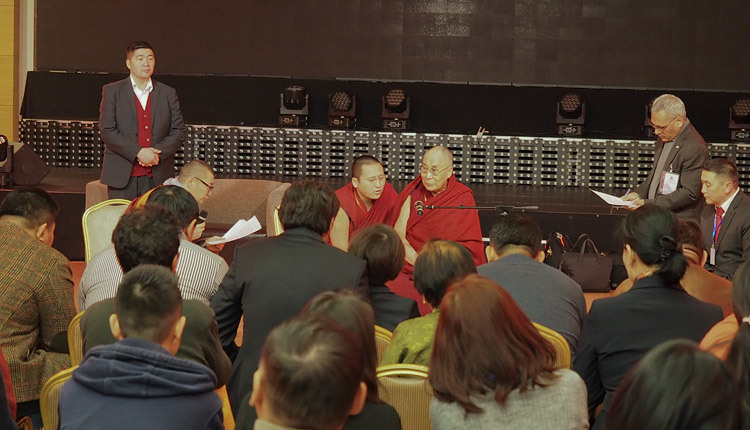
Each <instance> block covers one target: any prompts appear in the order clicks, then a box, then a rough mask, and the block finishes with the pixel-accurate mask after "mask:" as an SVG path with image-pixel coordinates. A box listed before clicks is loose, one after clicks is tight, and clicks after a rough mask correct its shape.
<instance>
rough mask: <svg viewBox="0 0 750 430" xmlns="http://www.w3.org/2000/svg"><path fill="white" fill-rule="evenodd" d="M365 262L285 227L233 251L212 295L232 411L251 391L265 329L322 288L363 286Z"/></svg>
mask: <svg viewBox="0 0 750 430" xmlns="http://www.w3.org/2000/svg"><path fill="white" fill-rule="evenodd" d="M365 267H366V263H365V261H364V260H361V259H359V258H357V257H355V256H353V255H349V254H347V253H345V252H343V251H341V250H340V249H337V248H334V247H333V246H331V245H326V244H325V243H323V242H322V240H321V236H320V234H318V233H315V232H314V231H312V230H308V229H306V228H292V229H288V230H286V231H285V232H284V233H283V234H282V235H281V236H276V237H269V238H264V239H260V240H257V241H253V242H250V243H248V244H246V245H243V246H241V247H239V248H237V249H236V250H235V253H234V261H233V262H232V265H231V267H230V268H229V272H228V273H227V275H226V276H225V277H224V281H223V282H222V283H221V285H220V286H219V291H217V292H216V294H215V295H214V297H213V299H212V300H211V307H212V308H213V309H214V311H215V312H216V321H217V322H218V323H219V336H220V337H221V342H222V345H223V346H224V350H225V351H226V352H227V354H228V355H229V357H230V358H233V359H234V364H233V367H232V374H231V375H230V376H229V382H227V392H228V394H229V401H230V403H231V405H232V412H233V413H234V414H235V415H236V414H237V410H238V407H239V403H240V401H241V400H242V398H243V397H244V396H245V395H246V394H247V393H248V392H250V391H251V390H252V383H253V373H254V372H255V370H256V369H257V368H258V362H259V361H260V351H261V348H262V347H263V343H264V342H265V340H266V336H267V335H268V333H269V332H270V331H271V330H272V329H273V328H274V327H276V326H277V325H279V324H281V323H282V322H283V321H285V320H287V319H289V318H291V317H293V316H295V315H297V314H298V313H299V312H300V311H301V310H302V308H303V307H304V306H305V304H307V302H308V301H309V300H310V299H311V298H313V297H314V296H316V295H317V294H318V293H320V292H323V291H328V290H336V289H341V288H364V289H366V287H367V277H366V275H365ZM365 291H366V290H365ZM243 315H244V317H245V319H244V335H243V340H242V347H240V348H238V347H237V345H236V344H235V343H234V338H235V336H236V335H237V327H238V325H239V323H240V318H242V316H243ZM235 356H236V359H235V358H234V357H235Z"/></svg>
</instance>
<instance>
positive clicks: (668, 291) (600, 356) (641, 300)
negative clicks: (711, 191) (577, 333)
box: [573, 204, 723, 430]
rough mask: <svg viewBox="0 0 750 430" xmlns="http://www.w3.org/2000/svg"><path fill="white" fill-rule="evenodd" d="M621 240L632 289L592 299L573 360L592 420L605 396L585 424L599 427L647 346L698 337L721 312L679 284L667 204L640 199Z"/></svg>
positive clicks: (675, 227)
mask: <svg viewBox="0 0 750 430" xmlns="http://www.w3.org/2000/svg"><path fill="white" fill-rule="evenodd" d="M623 242H624V244H625V249H624V250H623V254H622V259H623V262H624V263H625V268H626V270H627V272H628V278H629V279H631V280H633V288H632V289H630V290H629V291H628V292H626V293H623V294H620V295H619V296H616V297H611V298H606V299H599V300H596V301H595V302H594V303H593V304H592V305H591V310H590V311H589V314H588V316H587V317H586V319H585V320H584V323H583V328H582V330H581V339H580V341H579V343H578V353H577V354H576V356H575V359H574V360H573V369H574V370H575V371H577V372H578V373H579V374H580V375H581V377H582V378H583V380H584V381H585V382H586V387H587V388H588V404H589V413H590V414H591V415H592V419H593V418H594V417H593V414H594V412H595V411H596V409H597V407H598V406H599V404H600V403H602V401H603V402H604V406H603V408H602V411H601V413H600V414H599V416H598V417H596V418H595V421H593V422H592V430H599V429H602V428H604V423H605V422H606V416H607V411H608V409H609V404H610V402H611V398H612V395H613V394H614V392H615V390H616V389H617V386H618V385H619V384H620V380H621V379H622V378H623V376H624V375H625V373H627V371H628V370H629V369H630V368H631V367H632V366H633V365H634V364H635V363H636V362H637V361H638V360H639V359H640V358H641V357H643V355H645V354H646V353H647V352H648V351H649V350H650V349H651V348H653V347H654V346H656V345H658V344H660V343H662V342H664V341H667V340H671V339H677V338H687V339H691V340H693V341H696V342H699V341H700V340H701V339H702V338H703V336H704V335H705V334H706V332H708V330H709V329H710V328H711V327H712V326H713V325H714V324H716V323H717V322H719V321H721V319H722V318H723V314H722V311H721V308H720V307H719V306H717V305H713V304H709V303H704V302H701V301H700V300H698V299H696V298H695V297H693V296H691V295H689V294H688V293H687V292H685V290H684V289H683V288H682V287H681V286H680V279H682V276H683V274H684V273H685V270H686V268H687V260H685V256H684V255H683V254H682V241H681V239H680V224H679V222H678V220H677V217H676V216H675V215H674V214H673V213H672V212H670V211H669V209H666V208H664V207H662V206H657V205H653V204H647V205H644V206H643V207H640V208H638V209H636V210H635V211H633V212H631V213H630V214H628V216H627V218H626V219H625V225H624V227H623Z"/></svg>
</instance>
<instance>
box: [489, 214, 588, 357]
mask: <svg viewBox="0 0 750 430" xmlns="http://www.w3.org/2000/svg"><path fill="white" fill-rule="evenodd" d="M485 251H486V254H487V261H489V263H487V264H484V265H481V266H479V267H477V272H478V273H479V274H480V275H484V276H486V277H488V278H490V279H492V280H493V281H495V282H496V283H498V284H499V285H501V286H502V287H503V288H505V289H506V290H507V291H508V293H509V294H510V295H511V297H513V299H514V300H515V301H516V303H518V306H519V307H520V308H521V310H523V311H524V313H525V314H526V316H528V317H529V319H530V320H531V321H533V322H535V323H537V324H541V325H543V326H545V327H547V328H550V329H552V330H555V331H556V332H558V333H560V334H561V335H562V337H564V338H565V340H567V341H568V345H570V352H571V354H575V352H576V346H577V345H578V339H579V337H580V335H581V325H582V324H583V319H584V318H585V317H586V300H585V299H584V297H583V290H582V289H581V286H580V285H578V284H577V283H576V282H575V281H574V280H572V279H571V278H570V277H568V276H566V275H565V274H564V273H562V272H561V271H559V270H557V269H554V268H552V267H550V266H548V265H546V264H544V263H543V262H544V251H543V250H542V232H541V230H540V229H539V226H538V225H537V224H536V223H535V222H534V221H532V220H531V219H530V218H528V217H525V216H521V215H514V214H511V215H507V216H502V217H500V220H499V221H498V222H497V223H495V225H493V226H492V228H491V229H490V245H489V246H488V247H487V248H486V250H485Z"/></svg>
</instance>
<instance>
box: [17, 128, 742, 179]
mask: <svg viewBox="0 0 750 430" xmlns="http://www.w3.org/2000/svg"><path fill="white" fill-rule="evenodd" d="M21 140H22V141H23V142H24V143H27V144H29V145H30V146H31V147H32V148H33V149H34V151H35V152H36V153H37V154H39V156H40V157H41V158H42V159H43V160H44V161H45V162H46V163H47V164H48V165H50V166H58V167H101V161H102V154H103V151H104V146H103V144H102V142H101V140H100V138H99V132H98V129H97V127H96V123H93V122H83V121H40V120H32V119H26V120H23V121H22V122H21ZM434 146H445V147H447V148H448V149H450V150H451V151H452V152H453V155H454V172H455V174H456V177H457V178H458V179H459V180H461V181H462V182H466V183H483V184H503V185H533V186H557V187H564V186H572V187H590V188H620V189H625V188H632V187H635V186H636V185H638V184H639V183H640V182H642V181H643V180H644V179H645V178H646V175H647V174H648V171H649V169H650V168H651V166H652V164H653V151H654V145H653V142H646V141H626V140H603V139H598V140H596V139H574V138H565V139H563V138H534V137H507V136H484V137H482V138H481V139H477V138H476V136H469V135H458V134H435V133H393V132H363V131H334V130H315V129H284V128H265V127H223V126H211V125H189V126H188V138H187V141H186V142H185V144H184V145H183V147H182V148H180V150H178V151H177V154H176V155H175V165H176V167H177V168H180V167H181V166H182V165H183V164H184V163H185V162H187V161H190V160H193V159H201V160H204V161H206V162H207V163H208V164H209V165H211V166H212V167H213V168H214V171H215V172H217V173H219V174H223V175H232V176H240V177H241V176H247V177H252V176H257V175H273V176H291V177H298V178H311V179H315V178H335V177H342V178H345V177H349V175H350V171H349V167H350V166H351V163H352V160H353V159H354V158H355V157H357V156H358V155H363V154H372V155H374V156H376V157H378V158H379V159H380V160H381V161H382V163H383V166H384V167H385V170H386V172H387V173H388V176H389V177H390V178H391V179H393V180H404V181H408V180H411V179H413V178H414V176H415V172H416V170H417V166H418V165H419V163H420V161H421V159H422V156H423V155H424V153H425V152H426V151H427V150H428V149H430V148H432V147H434ZM709 149H710V151H711V154H712V156H721V157H728V158H730V159H731V160H733V161H735V162H736V163H737V167H738V169H739V170H740V176H741V185H742V187H743V189H748V188H749V186H750V145H748V144H724V143H712V144H709Z"/></svg>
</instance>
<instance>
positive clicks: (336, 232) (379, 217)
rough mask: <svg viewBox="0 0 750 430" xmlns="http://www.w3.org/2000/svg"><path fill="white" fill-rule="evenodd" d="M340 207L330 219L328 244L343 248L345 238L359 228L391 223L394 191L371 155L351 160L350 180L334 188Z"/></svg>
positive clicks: (346, 239)
mask: <svg viewBox="0 0 750 430" xmlns="http://www.w3.org/2000/svg"><path fill="white" fill-rule="evenodd" d="M336 197H338V198H339V203H341V208H340V209H339V212H338V214H336V218H335V219H334V220H333V228H331V244H333V246H335V247H337V248H339V249H343V250H344V251H346V250H347V248H348V247H349V240H351V238H352V237H353V236H354V235H355V234H356V233H357V232H358V231H359V230H360V229H362V228H364V227H367V226H370V225H375V224H388V225H393V222H394V221H395V220H394V219H393V216H394V213H393V212H394V208H395V207H396V203H398V193H396V190H394V189H393V186H392V185H391V184H389V183H388V182H386V178H385V172H384V171H383V165H382V164H380V161H378V159H377V158H375V157H373V156H371V155H362V156H359V157H357V158H355V159H354V162H353V163H352V180H351V182H349V183H348V184H346V185H344V186H343V187H341V188H339V189H338V190H336Z"/></svg>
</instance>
